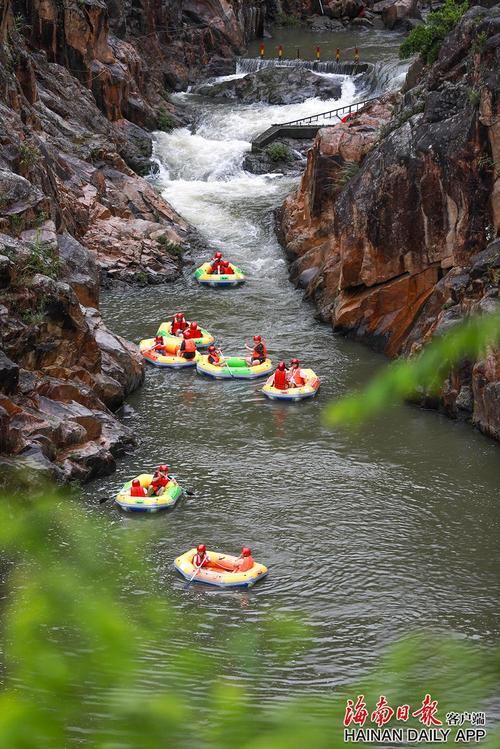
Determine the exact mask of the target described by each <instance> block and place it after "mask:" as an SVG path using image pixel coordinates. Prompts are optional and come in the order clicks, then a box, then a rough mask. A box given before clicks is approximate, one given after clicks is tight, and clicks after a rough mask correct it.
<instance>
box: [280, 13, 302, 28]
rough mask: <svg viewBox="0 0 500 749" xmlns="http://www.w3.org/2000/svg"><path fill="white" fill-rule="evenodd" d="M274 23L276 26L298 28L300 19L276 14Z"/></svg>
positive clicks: (285, 14)
mask: <svg viewBox="0 0 500 749" xmlns="http://www.w3.org/2000/svg"><path fill="white" fill-rule="evenodd" d="M276 23H277V25H278V26H300V19H299V18H296V17H295V16H289V15H288V14H287V13H278V15H277V16H276Z"/></svg>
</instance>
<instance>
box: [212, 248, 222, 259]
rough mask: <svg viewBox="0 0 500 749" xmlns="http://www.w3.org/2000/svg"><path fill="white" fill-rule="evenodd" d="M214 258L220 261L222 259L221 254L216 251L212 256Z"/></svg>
mask: <svg viewBox="0 0 500 749" xmlns="http://www.w3.org/2000/svg"><path fill="white" fill-rule="evenodd" d="M214 258H215V259H216V260H220V259H221V258H222V252H219V250H217V252H216V253H215V255H214Z"/></svg>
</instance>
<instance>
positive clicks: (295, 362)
mask: <svg viewBox="0 0 500 749" xmlns="http://www.w3.org/2000/svg"><path fill="white" fill-rule="evenodd" d="M290 364H294V365H295V366H296V367H298V366H299V364H300V361H299V360H298V359H291V360H290Z"/></svg>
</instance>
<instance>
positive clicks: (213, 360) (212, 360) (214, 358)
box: [208, 351, 220, 364]
mask: <svg viewBox="0 0 500 749" xmlns="http://www.w3.org/2000/svg"><path fill="white" fill-rule="evenodd" d="M208 363H209V364H220V355H219V352H218V351H214V353H213V354H209V355H208Z"/></svg>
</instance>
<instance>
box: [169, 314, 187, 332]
mask: <svg viewBox="0 0 500 749" xmlns="http://www.w3.org/2000/svg"><path fill="white" fill-rule="evenodd" d="M187 326H188V324H187V322H186V320H184V319H183V320H182V322H181V321H180V320H177V318H175V319H174V320H173V321H172V327H171V329H170V332H171V333H172V335H176V334H177V333H178V332H179V330H181V331H184V330H186V328H187Z"/></svg>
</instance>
